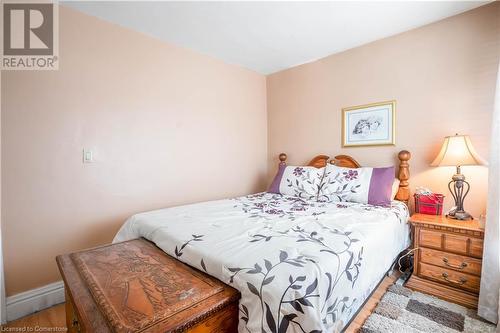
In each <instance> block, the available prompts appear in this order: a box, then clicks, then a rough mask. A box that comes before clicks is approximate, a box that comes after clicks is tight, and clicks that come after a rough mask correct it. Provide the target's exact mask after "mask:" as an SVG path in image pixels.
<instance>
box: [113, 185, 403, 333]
mask: <svg viewBox="0 0 500 333" xmlns="http://www.w3.org/2000/svg"><path fill="white" fill-rule="evenodd" d="M407 220H408V210H407V208H406V206H405V205H404V204H402V203H400V202H393V203H392V205H391V207H388V208H383V207H375V206H370V205H365V204H356V203H319V202H316V201H305V200H302V199H299V198H296V197H288V196H282V195H279V194H269V193H260V194H255V195H249V196H246V197H239V198H235V199H228V200H220V201H210V202H203V203H198V204H193V205H187V206H181V207H174V208H167V209H161V210H156V211H151V212H146V213H141V214H137V215H134V216H132V217H131V218H129V219H128V220H127V221H126V223H125V224H124V225H123V227H122V228H121V229H120V231H119V232H118V234H117V235H116V237H115V239H114V242H120V241H125V240H129V239H134V238H138V237H144V238H146V239H149V240H151V241H152V242H154V243H155V244H156V245H157V246H159V247H160V248H161V249H163V250H164V251H165V252H166V253H168V254H169V255H171V256H173V257H175V258H177V259H179V260H181V261H183V262H185V263H187V264H189V265H191V266H193V267H196V268H198V269H200V270H203V271H205V272H207V273H208V274H210V275H212V276H214V277H216V278H218V279H219V280H221V281H223V282H225V283H227V284H229V285H231V286H233V287H234V288H236V289H238V290H239V291H240V292H241V295H242V298H241V300H240V321H239V332H240V333H242V332H257V333H263V332H280V333H284V332H298V333H299V332H300V333H303V332H324V333H326V332H334V331H339V330H341V329H342V328H343V327H344V325H345V324H346V323H347V322H348V321H349V319H350V318H351V316H352V315H353V314H354V313H355V312H356V310H357V309H358V308H359V306H360V305H361V304H362V303H363V302H364V300H365V299H366V298H367V296H368V295H369V294H370V292H371V291H372V290H373V288H374V287H375V286H376V285H377V283H378V282H379V281H380V279H381V278H382V277H383V275H384V273H385V272H386V271H387V270H388V269H389V268H390V266H391V264H392V262H393V261H394V259H395V258H396V256H397V255H398V253H399V252H400V251H401V250H403V249H404V248H406V247H407V246H408V245H409V227H408V225H407Z"/></svg>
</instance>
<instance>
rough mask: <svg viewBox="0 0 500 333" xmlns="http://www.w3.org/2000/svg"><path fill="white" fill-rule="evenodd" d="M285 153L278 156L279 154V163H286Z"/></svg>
mask: <svg viewBox="0 0 500 333" xmlns="http://www.w3.org/2000/svg"><path fill="white" fill-rule="evenodd" d="M286 158H287V156H286V154H285V153H281V154H280V156H279V159H280V164H286Z"/></svg>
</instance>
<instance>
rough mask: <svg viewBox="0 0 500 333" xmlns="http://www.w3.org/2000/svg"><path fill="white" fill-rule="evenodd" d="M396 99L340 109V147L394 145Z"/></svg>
mask: <svg viewBox="0 0 500 333" xmlns="http://www.w3.org/2000/svg"><path fill="white" fill-rule="evenodd" d="M395 124H396V101H388V102H380V103H372V104H367V105H360V106H352V107H349V108H343V109H342V147H362V146H385V145H394V144H395V143H396V141H395V139H396V138H395V132H396V131H395Z"/></svg>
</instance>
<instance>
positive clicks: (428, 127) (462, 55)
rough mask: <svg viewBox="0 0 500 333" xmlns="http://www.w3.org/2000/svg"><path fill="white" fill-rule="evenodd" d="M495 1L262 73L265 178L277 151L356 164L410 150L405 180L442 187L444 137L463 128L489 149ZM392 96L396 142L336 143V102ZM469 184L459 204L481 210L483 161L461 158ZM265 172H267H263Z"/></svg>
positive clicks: (499, 9)
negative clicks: (343, 157)
mask: <svg viewBox="0 0 500 333" xmlns="http://www.w3.org/2000/svg"><path fill="white" fill-rule="evenodd" d="M499 25H500V3H499V2H496V3H493V4H490V5H487V6H484V7H480V8H478V9H475V10H473V11H470V12H466V13H464V14H461V15H458V16H454V17H451V18H449V19H445V20H443V21H439V22H436V23H433V24H430V25H427V26H424V27H421V28H418V29H415V30H411V31H408V32H405V33H402V34H399V35H396V36H393V37H389V38H386V39H383V40H379V41H376V42H373V43H371V44H367V45H364V46H361V47H358V48H355V49H351V50H348V51H346V52H343V53H339V54H335V55H332V56H329V57H326V58H324V59H321V60H318V61H315V62H312V63H309V64H306V65H302V66H299V67H295V68H292V69H289V70H285V71H282V72H278V73H275V74H273V75H270V76H268V78H267V103H268V104H267V110H268V137H269V142H268V151H269V159H268V163H269V172H270V174H269V177H272V176H273V175H274V173H275V170H276V167H277V162H276V161H277V156H278V154H279V153H280V152H287V153H288V155H289V159H290V162H291V163H304V162H306V161H308V159H310V158H311V157H312V156H313V155H315V154H318V153H326V154H329V155H330V156H335V155H337V154H349V155H351V156H353V157H355V158H356V159H357V160H358V161H359V162H360V163H361V164H362V165H366V166H385V165H391V164H392V163H394V162H395V161H394V159H395V156H396V153H397V152H398V151H399V150H401V149H407V150H409V151H411V153H412V155H413V157H412V159H411V161H410V164H411V173H412V178H411V179H410V182H411V187H412V188H415V187H416V186H426V187H430V188H431V189H433V190H434V191H436V192H441V193H445V194H446V195H447V200H446V208H448V209H449V208H450V207H451V197H450V195H449V193H448V190H447V183H448V181H449V180H450V179H451V176H452V174H453V173H454V168H453V167H442V168H431V167H429V164H430V162H431V161H432V160H433V158H434V157H435V156H436V155H437V153H438V151H439V148H440V147H441V144H442V142H443V137H444V136H446V135H453V134H454V133H456V132H458V133H463V134H469V135H470V136H471V140H472V143H473V144H474V146H475V147H476V149H477V151H478V152H479V153H480V154H481V155H482V156H483V157H485V158H488V145H489V135H490V119H491V115H492V110H493V99H494V89H495V80H496V69H497V64H498V59H499V56H500V26H499ZM393 99H394V100H396V101H397V107H396V108H397V118H396V119H397V125H396V146H394V147H370V148H345V149H342V148H341V141H340V137H341V134H340V133H341V109H342V108H343V107H348V106H354V105H362V104H367V103H372V102H380V101H385V100H393ZM462 170H463V172H464V173H465V175H466V177H467V179H468V180H469V181H470V183H471V185H472V189H471V192H470V193H469V196H468V198H467V200H466V202H465V208H466V209H468V210H469V211H470V212H471V213H473V214H474V215H476V216H478V215H479V214H480V213H482V212H483V211H484V210H485V205H486V193H487V192H486V190H487V168H485V167H464V168H463V169H462ZM268 179H269V178H268Z"/></svg>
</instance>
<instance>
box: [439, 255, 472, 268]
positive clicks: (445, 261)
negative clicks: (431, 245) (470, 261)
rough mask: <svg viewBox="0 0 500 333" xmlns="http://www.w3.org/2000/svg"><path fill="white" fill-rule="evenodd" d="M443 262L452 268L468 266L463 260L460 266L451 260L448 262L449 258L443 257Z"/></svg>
mask: <svg viewBox="0 0 500 333" xmlns="http://www.w3.org/2000/svg"><path fill="white" fill-rule="evenodd" d="M443 262H444V264H445V265H446V266H448V267H451V268H455V269H464V268H465V267H467V263H466V262H462V263H461V264H460V266H454V265H451V264H450V263H449V262H448V258H443Z"/></svg>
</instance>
